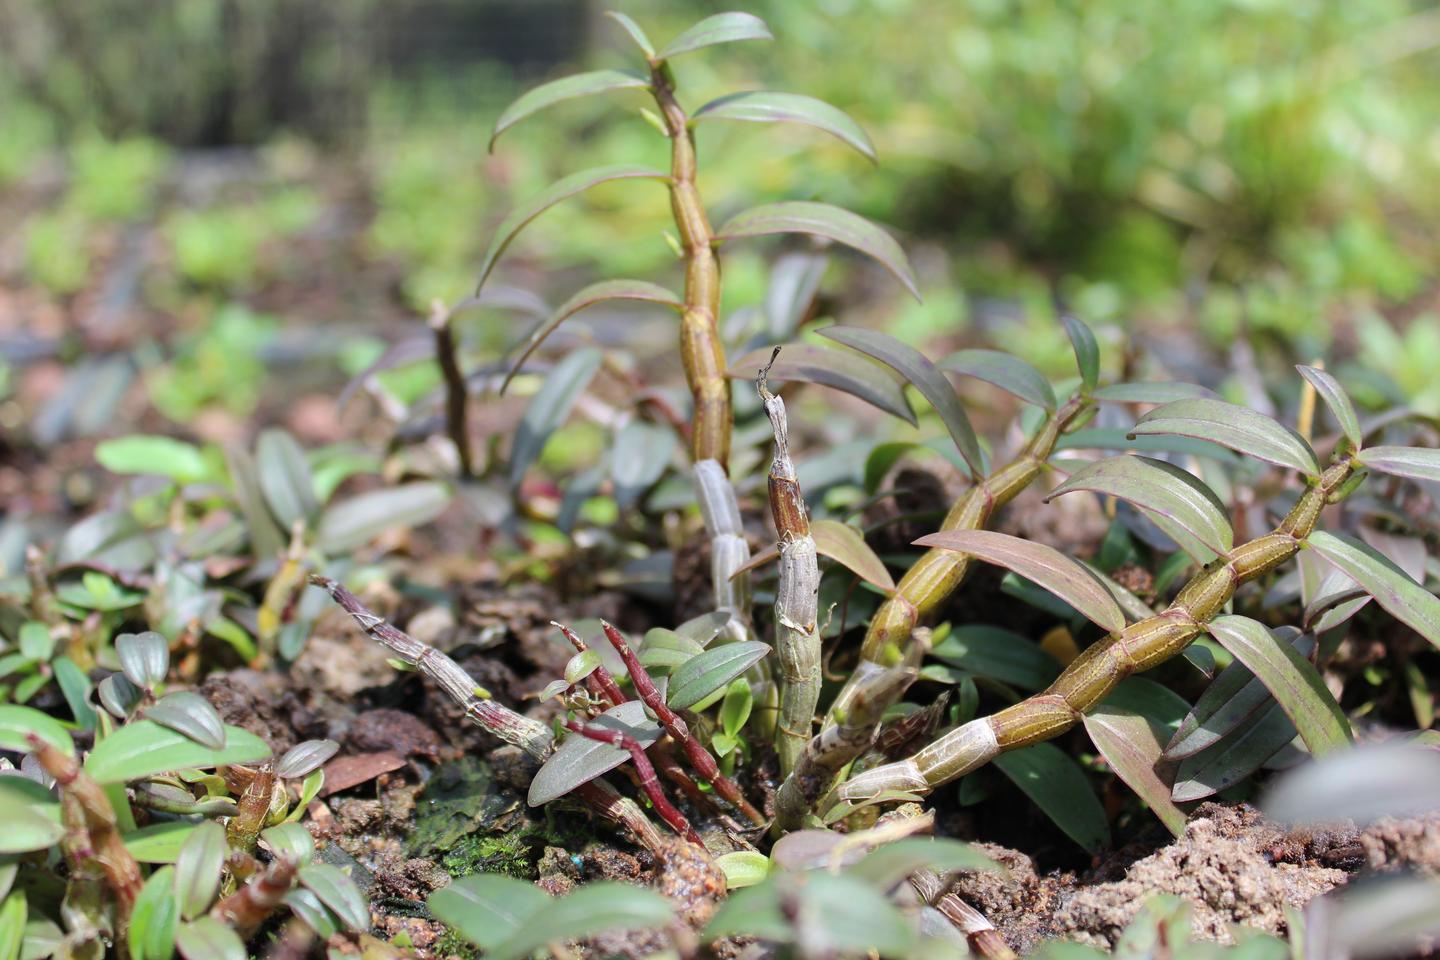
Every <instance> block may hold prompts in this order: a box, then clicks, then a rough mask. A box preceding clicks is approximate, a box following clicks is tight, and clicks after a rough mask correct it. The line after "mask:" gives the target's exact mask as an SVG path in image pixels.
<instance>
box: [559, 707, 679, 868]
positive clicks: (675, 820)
mask: <svg viewBox="0 0 1440 960" xmlns="http://www.w3.org/2000/svg"><path fill="white" fill-rule="evenodd" d="M565 729H567V730H569V731H570V732H571V733H575V734H579V735H580V736H582V737H588V738H589V739H591V740H598V741H599V742H601V743H608V744H610V745H611V746H615V747H619V748H620V749H621V750H624V751H625V752H626V753H628V754H630V762H631V763H633V764H635V772H636V773H638V774H639V775H640V789H641V790H643V791H645V796H647V797H649V798H650V803H651V805H652V806H653V807H654V808H655V812H656V813H658V814H659V815H660V819H661V820H664V821H665V822H666V823H668V824H669V825H670V828H671V829H672V830H674V831H675V832H676V833H678V834H680V836H682V837H684V838H685V839H686V840H689V841H690V842H691V843H693V844H695V845H696V846H701V847H703V846H704V845H705V844H704V843H703V842H702V841H701V840H700V835H699V834H698V833H696V832H695V828H693V827H692V826H690V821H689V820H686V819H685V814H683V813H681V812H680V809H679V808H678V807H676V806H675V804H673V803H671V802H670V798H669V797H667V796H665V791H664V790H662V789H661V788H660V779H659V778H658V777H656V776H655V767H654V765H653V764H652V763H651V762H650V758H649V757H647V756H646V755H645V748H644V747H642V746H641V745H640V741H639V740H636V739H635V738H634V737H632V736H630V735H629V734H628V733H625V732H623V731H621V730H610V729H607V728H605V727H592V726H587V725H586V724H583V723H581V722H579V721H578V720H566V721H565Z"/></svg>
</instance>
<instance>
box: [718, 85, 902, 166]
mask: <svg viewBox="0 0 1440 960" xmlns="http://www.w3.org/2000/svg"><path fill="white" fill-rule="evenodd" d="M692 116H693V119H694V120H695V121H697V122H698V121H701V120H747V121H750V122H752V123H801V124H805V125H806V126H811V127H815V128H816V129H818V130H824V131H825V132H826V133H828V134H830V135H831V136H833V137H836V138H837V139H839V140H840V141H841V142H843V143H847V144H849V145H850V146H852V147H854V148H855V149H856V150H859V151H860V152H861V153H863V154H864V155H865V156H866V157H869V158H870V159H871V160H874V159H875V145H874V144H872V143H871V142H870V138H869V137H868V136H866V134H865V131H864V129H863V128H862V127H861V126H860V124H858V123H856V122H855V121H854V120H852V119H851V118H850V115H849V114H847V113H846V112H845V111H844V110H841V109H840V108H839V107H832V106H831V105H830V104H828V103H826V102H825V101H824V100H816V99H815V98H814V97H807V96H805V95H804V94H799V93H775V92H772V91H768V90H756V91H751V92H748V93H732V94H730V95H728V96H724V97H720V98H719V99H718V100H711V101H710V102H709V103H707V104H705V106H703V107H701V108H700V109H699V110H696V111H695V113H694V114H693V115H692Z"/></svg>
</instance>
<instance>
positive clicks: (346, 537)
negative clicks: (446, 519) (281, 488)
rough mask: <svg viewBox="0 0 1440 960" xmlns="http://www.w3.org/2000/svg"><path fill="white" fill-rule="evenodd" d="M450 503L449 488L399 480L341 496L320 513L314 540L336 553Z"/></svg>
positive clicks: (422, 519) (431, 515)
mask: <svg viewBox="0 0 1440 960" xmlns="http://www.w3.org/2000/svg"><path fill="white" fill-rule="evenodd" d="M449 504H450V488H449V487H447V486H445V484H443V483H436V482H434V481H417V482H415V483H403V484H401V485H400V486H398V487H387V488H381V489H379V490H372V491H370V492H369V493H362V494H359V495H358V496H354V497H351V498H350V499H348V500H342V501H341V502H340V503H337V504H335V505H333V506H331V507H329V508H328V509H327V510H326V511H325V513H324V514H323V515H322V516H321V517H320V528H319V532H318V534H317V537H316V544H317V545H318V546H319V547H320V549H321V550H323V551H325V552H326V553H328V554H332V555H334V554H340V553H344V552H346V551H348V550H353V549H355V548H356V547H359V546H362V545H364V544H366V543H369V542H370V541H371V540H373V539H375V538H376V537H378V536H379V535H380V534H382V533H384V532H385V531H386V530H390V529H393V528H395V527H418V526H420V525H422V524H426V523H429V522H430V521H431V520H434V519H435V518H436V517H438V516H440V514H441V513H442V512H444V510H445V508H446V507H447V506H449Z"/></svg>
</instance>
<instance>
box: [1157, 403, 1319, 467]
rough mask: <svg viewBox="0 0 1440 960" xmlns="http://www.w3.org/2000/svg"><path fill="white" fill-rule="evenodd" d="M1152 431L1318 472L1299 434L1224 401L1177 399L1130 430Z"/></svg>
mask: <svg viewBox="0 0 1440 960" xmlns="http://www.w3.org/2000/svg"><path fill="white" fill-rule="evenodd" d="M1154 434H1175V435H1178V436H1182V437H1193V438H1195V439H1198V440H1209V441H1210V442H1212V443H1218V444H1220V445H1221V446H1222V447H1229V448H1230V449H1231V450H1234V451H1236V452H1237V453H1243V454H1247V455H1248V456H1252V457H1255V458H1256V459H1259V460H1264V461H1266V462H1267V463H1273V464H1277V465H1278V466H1282V467H1289V468H1290V469H1292V470H1298V471H1300V472H1301V473H1303V474H1305V475H1307V476H1317V475H1318V474H1319V473H1320V466H1319V464H1318V463H1317V462H1316V460H1315V451H1313V450H1311V449H1310V445H1309V444H1308V443H1306V442H1305V441H1304V439H1303V438H1302V437H1301V436H1300V435H1299V434H1298V433H1296V432H1295V431H1293V430H1291V429H1290V428H1288V427H1284V426H1281V425H1280V424H1279V423H1276V422H1275V421H1274V420H1271V419H1270V418H1269V417H1267V416H1265V415H1264V414H1260V413H1256V412H1255V411H1254V410H1251V409H1249V408H1248V407H1241V406H1238V405H1236V404H1233V403H1226V402H1225V401H1223V400H1210V399H1207V398H1200V399H1196V400H1176V401H1174V402H1173V403H1167V404H1165V405H1164V406H1161V407H1156V408H1155V409H1154V410H1151V411H1149V412H1147V413H1145V414H1144V415H1142V416H1141V417H1140V419H1139V421H1138V422H1137V423H1136V424H1135V426H1134V427H1133V428H1131V430H1130V435H1131V436H1149V435H1154Z"/></svg>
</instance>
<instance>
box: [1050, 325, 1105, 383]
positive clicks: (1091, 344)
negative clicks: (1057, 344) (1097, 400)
mask: <svg viewBox="0 0 1440 960" xmlns="http://www.w3.org/2000/svg"><path fill="white" fill-rule="evenodd" d="M1060 323H1061V325H1062V326H1064V327H1065V335H1066V336H1067V337H1069V338H1070V346H1071V348H1073V349H1074V351H1075V366H1076V367H1077V368H1079V370H1080V380H1081V382H1082V383H1084V384H1085V389H1086V390H1094V389H1095V384H1097V383H1099V382H1100V345H1099V344H1098V343H1096V342H1095V334H1094V333H1093V332H1092V331H1091V329H1090V327H1089V326H1088V325H1087V324H1086V323H1085V322H1084V321H1083V320H1081V319H1080V318H1079V317H1074V316H1071V315H1070V314H1068V313H1065V314H1061V315H1060Z"/></svg>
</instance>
